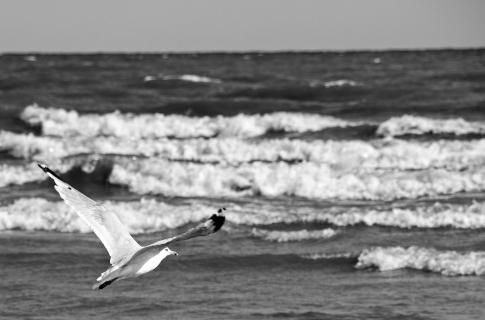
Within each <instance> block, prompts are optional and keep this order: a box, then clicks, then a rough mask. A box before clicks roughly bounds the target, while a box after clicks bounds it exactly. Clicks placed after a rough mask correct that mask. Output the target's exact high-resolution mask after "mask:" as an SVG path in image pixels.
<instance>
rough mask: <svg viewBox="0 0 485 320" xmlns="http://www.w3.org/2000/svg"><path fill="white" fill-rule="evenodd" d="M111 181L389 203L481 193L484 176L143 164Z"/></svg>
mask: <svg viewBox="0 0 485 320" xmlns="http://www.w3.org/2000/svg"><path fill="white" fill-rule="evenodd" d="M109 180H110V182H112V183H115V184H121V185H126V186H128V187H129V188H130V190H131V191H133V192H136V193H140V194H163V195H168V196H209V197H221V196H250V195H263V196H265V197H279V196H299V197H305V198H311V199H332V198H336V199H368V200H392V199H397V198H416V197H420V196H434V195H439V194H451V193H456V192H468V191H478V190H483V189H485V171H484V170H483V169H482V168H481V167H478V168H473V169H469V170H466V171H448V170H443V169H430V170H423V171H411V172H402V171H384V172H376V171H353V172H337V171H335V170H333V169H332V168H331V167H330V166H329V165H327V164H319V163H310V162H305V163H299V164H294V165H290V164H287V163H249V164H242V165H240V166H238V167H234V166H229V165H213V164H194V163H174V162H169V161H165V160H156V159H147V160H139V161H137V162H126V163H124V164H123V165H121V164H115V166H114V169H113V172H112V174H111V176H110V178H109Z"/></svg>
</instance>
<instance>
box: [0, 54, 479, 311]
mask: <svg viewBox="0 0 485 320" xmlns="http://www.w3.org/2000/svg"><path fill="white" fill-rule="evenodd" d="M30 56H32V55H31V54H29V55H20V54H18V55H2V56H0V68H1V70H2V74H1V75H0V190H1V192H0V279H1V280H0V318H1V319H88V318H89V319H113V318H115V319H160V318H162V319H262V318H263V319H280V318H283V319H484V318H485V307H484V306H483V300H484V299H485V294H484V289H483V288H484V285H485V282H484V280H483V279H484V278H483V276H484V274H485V247H484V244H485V233H484V232H483V229H484V228H485V192H484V190H485V51H483V50H448V51H446V50H443V51H402V52H399V51H394V52H392V51H389V52H380V51H379V52H327V53H325V52H323V53H318V52H313V53H304V52H302V53H298V52H292V53H257V52H254V53H251V52H249V53H241V54H237V53H234V54H226V53H214V54H102V55H96V54H84V55H35V59H30V58H29V57H30ZM38 162H40V163H44V164H46V165H48V166H49V167H50V168H51V169H52V170H54V171H56V172H57V173H58V174H59V175H60V176H61V177H62V178H63V179H64V180H66V181H67V182H68V183H70V184H72V185H73V186H74V187H76V188H78V189H79V190H80V191H82V192H84V193H85V194H87V195H88V196H90V197H92V198H94V199H95V200H97V201H99V202H100V203H101V204H103V205H104V206H105V207H106V208H107V209H108V210H111V211H113V212H115V213H116V214H117V216H118V217H119V218H120V220H121V221H122V222H123V223H124V224H125V225H126V226H127V228H128V230H129V231H130V232H131V233H132V234H133V235H134V237H135V238H136V240H137V241H138V242H139V243H140V244H148V243H150V242H153V241H156V240H159V239H161V238H164V237H169V236H173V235H175V234H177V233H180V232H183V231H184V230H186V229H187V228H189V227H191V226H193V225H195V224H196V223H197V222H199V221H201V220H203V219H206V218H207V217H209V216H210V215H212V214H213V213H215V212H216V210H217V209H218V208H219V207H226V208H227V211H226V218H227V220H226V221H227V222H226V224H225V225H224V227H223V228H222V230H221V231H220V232H218V233H216V234H214V235H211V236H209V237H205V238H198V239H193V240H189V241H186V242H183V243H176V244H173V245H172V246H171V249H172V250H175V251H177V252H178V253H179V254H180V255H179V256H177V257H175V256H172V257H169V258H168V259H166V260H165V261H163V263H162V264H161V265H160V266H159V268H158V269H156V270H155V271H154V272H151V273H149V274H147V275H144V276H142V277H140V278H138V279H136V280H126V281H121V282H118V283H115V284H113V285H112V286H109V287H107V288H106V289H104V290H102V291H92V290H91V285H92V284H93V283H94V282H95V279H96V278H97V277H98V276H99V274H100V273H101V272H103V271H104V270H105V269H106V268H107V267H108V265H109V257H108V254H107V252H106V251H105V249H104V248H103V246H102V244H101V243H100V241H99V240H98V239H97V238H96V236H95V235H94V234H93V233H91V232H90V229H89V227H88V226H87V225H86V224H85V223H84V222H83V221H82V220H81V219H80V218H79V217H78V216H77V215H76V214H75V213H74V212H73V211H72V210H71V209H70V208H69V207H68V206H67V205H66V204H65V203H63V202H62V201H61V199H60V197H59V196H58V195H57V193H56V192H55V190H54V189H53V185H52V182H51V181H48V180H47V179H46V175H45V174H44V173H43V172H42V171H41V170H40V169H39V168H38V167H37V166H36V163H38Z"/></svg>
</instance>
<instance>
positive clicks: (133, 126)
mask: <svg viewBox="0 0 485 320" xmlns="http://www.w3.org/2000/svg"><path fill="white" fill-rule="evenodd" d="M21 118H22V120H24V121H25V122H27V123H29V124H30V125H36V126H41V128H42V133H43V134H45V135H54V136H81V137H83V136H84V137H96V136H114V137H123V138H126V139H140V138H163V137H176V138H194V137H216V136H225V137H227V136H233V137H256V136H261V135H264V134H266V133H268V132H271V131H285V132H305V131H319V130H322V129H325V128H330V127H345V126H353V125H359V124H360V123H359V122H350V121H346V120H342V119H338V118H334V117H331V116H321V115H316V114H305V113H288V112H275V113H271V114H265V115H243V114H239V115H237V116H234V117H223V116H217V117H187V116H182V115H164V114H138V115H135V114H130V113H120V112H113V113H108V114H103V115H100V114H86V115H80V114H79V113H77V112H76V111H67V110H64V109H54V108H42V107H39V106H38V105H31V106H28V107H26V108H25V109H24V111H23V112H22V114H21Z"/></svg>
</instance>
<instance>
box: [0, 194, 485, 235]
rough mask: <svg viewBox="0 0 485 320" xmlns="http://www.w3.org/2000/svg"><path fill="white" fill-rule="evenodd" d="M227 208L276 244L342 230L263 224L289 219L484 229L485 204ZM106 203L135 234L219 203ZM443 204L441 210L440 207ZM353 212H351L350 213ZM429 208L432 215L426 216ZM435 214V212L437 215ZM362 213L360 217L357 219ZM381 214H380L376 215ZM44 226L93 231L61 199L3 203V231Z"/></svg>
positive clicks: (230, 217) (192, 217) (193, 217)
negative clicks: (402, 207)
mask: <svg viewBox="0 0 485 320" xmlns="http://www.w3.org/2000/svg"><path fill="white" fill-rule="evenodd" d="M224 202H225V204H224V205H226V206H227V207H228V211H227V214H226V218H227V221H228V223H229V224H232V225H240V226H253V227H252V228H251V229H250V230H249V231H248V232H250V233H251V234H252V235H253V236H256V237H259V238H262V239H264V240H269V241H275V242H290V241H304V240H311V239H329V238H332V237H334V236H335V235H337V234H338V231H337V230H335V229H334V228H325V229H298V230H268V229H266V228H264V227H263V228H261V226H268V225H274V224H276V223H284V224H286V225H291V224H295V225H301V223H304V224H312V223H316V224H317V225H318V224H320V223H322V222H323V223H328V224H331V225H332V226H338V227H349V226H353V225H355V224H357V223H365V224H367V225H376V224H378V225H383V226H390V227H399V228H409V227H410V226H412V227H419V228H436V227H443V226H451V227H455V228H469V229H475V228H484V227H485V218H483V215H484V210H485V208H484V204H483V203H481V204H479V203H474V204H472V205H470V206H465V205H462V206H461V205H438V204H437V205H434V206H431V207H429V208H422V209H414V210H415V212H413V210H412V209H409V210H408V212H406V213H405V214H401V215H399V212H395V211H386V210H383V211H382V212H380V213H379V214H376V212H375V211H374V210H371V211H368V210H366V209H365V208H358V207H354V208H350V209H349V208H347V207H332V208H327V209H321V210H318V209H315V208H309V207H304V206H303V207H295V208H293V209H291V210H285V207H286V206H285V205H284V204H282V207H279V206H278V205H265V204H255V203H248V204H237V203H227V201H224ZM102 204H103V205H104V206H105V207H106V208H107V209H108V210H112V211H113V212H116V214H117V215H118V216H119V218H120V220H121V221H122V222H123V223H124V224H126V225H127V227H128V229H129V230H130V232H132V233H143V232H153V231H159V230H167V229H175V228H178V227H182V226H184V225H186V224H188V223H192V222H196V221H200V220H202V219H205V218H207V217H208V216H210V215H211V214H212V213H213V212H214V211H215V208H216V206H219V205H220V204H214V203H213V201H204V200H200V201H188V202H186V201H183V202H180V203H172V204H169V203H166V202H162V201H157V200H155V199H147V198H142V199H140V200H138V201H123V202H120V201H104V202H102ZM439 208H442V211H441V212H440V211H439ZM349 211H350V213H349ZM425 212H429V213H430V217H427V216H426V214H425ZM432 212H435V213H432ZM356 217H357V218H356ZM376 217H378V218H376ZM229 227H230V225H229V226H228V228H229ZM13 229H19V230H45V231H60V232H82V233H85V232H90V228H89V227H88V226H87V225H86V224H85V223H84V222H83V221H82V220H81V219H80V218H79V217H78V216H77V215H76V214H75V213H74V212H73V211H72V210H71V209H70V208H69V207H68V206H67V205H66V204H65V203H64V202H62V201H55V202H53V201H48V200H45V199H41V198H22V199H18V200H16V201H14V202H13V203H11V204H8V205H4V206H1V207H0V230H13Z"/></svg>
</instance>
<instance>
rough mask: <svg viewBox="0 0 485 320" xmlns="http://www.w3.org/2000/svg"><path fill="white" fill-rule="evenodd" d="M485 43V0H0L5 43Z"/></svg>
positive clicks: (41, 46) (256, 46)
mask: <svg viewBox="0 0 485 320" xmlns="http://www.w3.org/2000/svg"><path fill="white" fill-rule="evenodd" d="M443 47H446V48H449V47H452V48H458V47H485V0H399V1H397V0H354V1H350V0H291V1H290V0H239V1H235V0H173V1H168V0H139V1H134V0H82V1H79V0H78V1H73V0H42V1H36V0H0V52H32V51H35V52H99V51H105V52H113V51H114V52H119V51H130V52H132V51H137V52H140V51H143V52H144V51H164V52H167V51H169V52H173V51H248V50H359V49H365V50H367V49H413V48H443Z"/></svg>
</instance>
